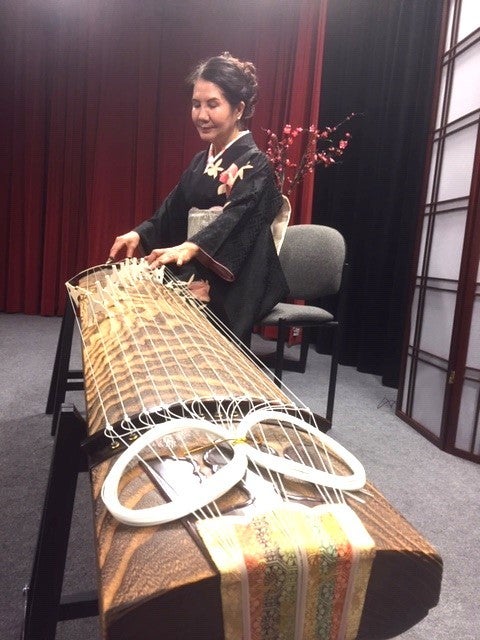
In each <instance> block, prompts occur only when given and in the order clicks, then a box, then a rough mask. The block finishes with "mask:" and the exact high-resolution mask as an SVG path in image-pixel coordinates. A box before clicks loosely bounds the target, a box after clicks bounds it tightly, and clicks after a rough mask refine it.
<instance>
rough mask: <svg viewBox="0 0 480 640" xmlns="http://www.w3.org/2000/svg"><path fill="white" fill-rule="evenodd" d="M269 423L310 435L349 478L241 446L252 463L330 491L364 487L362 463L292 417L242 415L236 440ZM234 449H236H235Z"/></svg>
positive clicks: (256, 413)
mask: <svg viewBox="0 0 480 640" xmlns="http://www.w3.org/2000/svg"><path fill="white" fill-rule="evenodd" d="M272 420H278V421H280V422H286V423H289V424H291V425H293V426H294V427H297V428H298V429H300V430H301V431H305V432H306V433H308V434H309V435H311V436H312V438H313V439H314V440H316V441H317V442H318V443H320V444H321V445H322V447H323V446H325V447H326V448H327V449H329V450H330V451H331V452H332V453H334V454H335V455H336V456H337V457H338V458H340V459H341V460H342V461H343V462H345V464H346V465H347V466H348V467H349V468H350V470H351V471H352V474H351V475H338V474H335V473H330V472H328V471H322V470H321V469H316V468H314V467H310V466H308V465H306V464H303V463H301V462H295V461H294V460H288V459H286V458H284V457H282V456H278V455H274V454H271V453H265V452H263V451H260V450H259V449H258V448H255V447H254V446H252V445H247V444H244V445H241V446H242V448H244V450H245V453H246V455H247V456H248V458H250V460H252V462H254V463H256V464H258V465H260V466H261V467H263V468H265V469H270V470H271V471H276V472H278V473H281V474H282V475H285V476H288V477H291V478H295V479H297V480H302V481H304V482H311V483H312V484H319V485H322V486H325V487H330V488H332V489H339V490H341V491H356V490H358V489H361V488H362V487H363V486H364V485H365V482H366V476H365V469H364V467H363V465H362V463H361V462H360V461H359V460H358V459H357V458H356V457H355V456H354V455H353V454H352V453H350V452H349V451H347V449H345V447H343V446H342V445H341V444H339V443H338V442H336V441H335V440H334V439H333V438H331V437H330V436H327V435H326V434H325V433H323V432H322V431H320V430H319V429H316V428H315V427H312V425H310V424H308V422H305V421H304V420H301V419H300V418H297V417H296V416H292V415H289V414H287V413H283V412H280V411H270V410H269V409H259V410H256V411H252V412H251V413H249V414H248V415H246V416H245V418H243V420H242V421H241V422H240V424H239V425H238V431H237V433H238V438H239V439H241V440H243V439H245V437H246V435H247V433H248V432H249V431H250V430H251V429H252V428H253V427H254V426H255V425H256V424H258V423H260V422H267V421H272ZM235 448H237V446H236V447H235Z"/></svg>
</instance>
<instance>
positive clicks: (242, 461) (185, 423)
mask: <svg viewBox="0 0 480 640" xmlns="http://www.w3.org/2000/svg"><path fill="white" fill-rule="evenodd" d="M192 429H195V430H200V431H205V432H206V433H209V434H212V435H214V436H216V437H218V438H220V439H221V440H231V439H232V433H231V432H230V431H227V429H224V428H222V427H220V426H218V425H214V424H212V423H210V422H207V421H206V420H201V419H194V418H178V419H175V420H171V421H169V422H165V423H162V424H159V425H156V426H155V427H153V428H152V429H150V430H149V431H147V432H145V433H144V434H143V435H142V436H140V437H139V438H138V440H135V442H133V443H132V444H131V445H130V446H129V447H128V448H127V449H126V450H125V451H124V452H123V453H122V454H121V455H120V456H119V458H118V460H117V461H116V462H115V464H114V465H113V466H112V468H111V469H110V471H109V473H108V476H107V477H106V479H105V481H104V483H103V487H102V499H103V502H104V503H105V506H106V507H107V509H108V510H109V511H110V513H111V514H112V515H113V516H114V517H115V518H117V520H120V522H124V523H125V524H132V525H135V526H139V527H142V526H143V527H146V526H149V525H156V524H164V523H166V522H171V521H172V520H178V519H179V518H183V517H184V516H186V515H188V514H189V513H192V512H193V511H196V510H197V509H201V508H202V507H204V506H205V505H207V504H208V503H210V502H212V501H214V500H216V499H218V498H219V497H220V496H222V495H223V494H224V493H226V492H227V491H228V490H229V489H231V488H232V487H233V486H234V485H235V484H237V482H239V481H240V480H241V479H242V478H243V476H244V475H245V471H246V469H247V458H246V455H245V452H244V450H243V449H242V448H239V447H236V446H235V447H233V457H232V459H231V460H230V461H229V462H228V463H227V464H225V465H224V466H222V467H221V468H220V469H219V470H218V471H216V472H215V473H213V474H212V475H211V476H209V477H206V478H205V479H204V480H203V481H202V483H200V484H199V485H198V491H197V490H196V491H189V493H188V495H184V496H182V497H181V498H179V499H177V500H173V501H172V502H166V503H165V504H160V505H158V506H156V507H147V508H145V509H130V508H128V507H125V506H124V505H122V504H121V503H120V500H119V497H118V486H119V483H120V479H121V477H122V475H123V472H124V471H125V469H126V467H127V465H128V464H129V463H130V462H131V460H133V458H135V457H136V456H137V454H139V453H140V451H142V449H144V448H145V447H146V446H148V445H149V444H151V443H152V442H154V441H155V440H157V439H158V438H162V437H163V436H167V435H172V434H174V433H178V432H180V431H189V430H192Z"/></svg>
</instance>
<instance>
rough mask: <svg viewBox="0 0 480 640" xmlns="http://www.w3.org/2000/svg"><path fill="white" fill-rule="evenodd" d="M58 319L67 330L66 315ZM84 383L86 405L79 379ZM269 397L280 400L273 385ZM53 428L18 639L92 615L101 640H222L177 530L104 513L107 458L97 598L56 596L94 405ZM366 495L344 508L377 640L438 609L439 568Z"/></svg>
mask: <svg viewBox="0 0 480 640" xmlns="http://www.w3.org/2000/svg"><path fill="white" fill-rule="evenodd" d="M66 318H67V322H73V317H72V314H71V313H69V314H67V315H66ZM62 336H63V338H62ZM65 336H68V338H69V339H70V337H71V330H70V328H69V327H67V328H65V327H63V328H62V332H61V335H60V340H65ZM62 350H63V351H65V350H67V351H68V352H69V348H68V347H67V346H66V345H65V344H64V345H61V348H59V349H57V355H58V353H60V352H61V351H62ZM66 373H67V372H65V375H66ZM60 382H61V381H60ZM57 383H58V380H57V381H56V384H57ZM85 383H86V387H87V400H88V384H89V383H88V378H87V377H86V381H85ZM64 388H65V387H64ZM268 393H270V389H269V387H268V385H267V388H266V394H268ZM271 393H272V394H274V395H275V394H276V396H277V397H278V394H280V395H281V393H280V391H279V389H278V388H277V387H276V386H275V385H273V384H272V390H271ZM61 400H63V397H62V398H61ZM49 401H50V402H52V399H51V398H49ZM87 406H88V403H87ZM92 406H93V409H92ZM55 420H56V424H54V428H53V431H54V432H56V443H55V447H54V453H53V458H52V466H51V471H50V478H49V482H48V487H47V493H46V498H45V505H44V512H43V517H42V522H41V526H40V532H39V537H38V542H37V549H36V554H35V559H34V565H33V571H32V578H31V582H30V584H29V586H28V587H27V588H26V590H25V595H26V599H25V621H24V630H23V639H24V640H34V639H37V638H41V639H42V640H49V639H53V638H54V637H55V628H56V624H57V621H58V620H64V619H71V618H77V617H86V616H91V615H96V614H97V612H98V615H99V620H100V628H101V634H102V637H103V638H104V639H105V640H159V639H160V638H161V640H183V639H185V640H187V639H188V640H195V639H197V638H198V639H202V640H203V639H207V638H208V640H222V639H223V637H224V635H223V623H222V603H221V598H220V589H219V582H220V578H219V575H218V572H217V570H216V569H215V568H214V565H213V564H212V563H211V561H210V560H209V559H208V557H207V555H206V554H205V553H202V551H201V550H200V548H199V546H197V543H196V542H195V540H194V538H192V536H191V535H190V533H189V532H188V530H187V528H186V527H185V526H184V524H183V523H182V522H179V521H175V522H171V523H169V524H164V525H160V526H147V527H140V528H136V527H132V526H129V525H125V524H122V523H120V522H118V521H117V520H115V519H114V518H113V516H112V515H111V514H110V513H109V512H108V511H107V509H106V507H105V505H104V503H103V501H102V499H101V488H102V485H103V482H104V479H105V477H106V476H107V474H108V472H109V469H110V468H111V466H112V464H113V463H114V460H115V458H109V459H107V460H104V461H101V462H98V460H95V465H94V466H92V467H91V469H90V471H89V473H90V479H91V488H92V498H93V508H94V538H95V547H96V553H97V563H98V588H97V591H96V594H95V593H93V594H83V596H79V597H75V596H72V597H68V598H66V597H65V596H62V593H61V591H62V580H63V572H64V566H65V558H66V553H67V545H68V537H69V527H70V520H71V512H72V507H73V501H74V495H75V486H76V479H77V474H78V472H79V471H83V470H85V469H87V468H88V467H89V466H90V463H92V459H91V457H90V454H89V450H88V449H84V448H82V444H81V443H82V442H83V441H84V440H85V439H86V438H87V436H89V437H90V440H91V437H92V421H93V422H95V406H94V403H93V402H92V403H91V406H90V410H89V423H88V425H87V422H86V421H85V420H84V419H83V417H82V416H81V415H80V414H79V413H78V412H77V411H76V410H75V408H72V407H68V406H65V405H63V406H62V409H61V410H60V411H58V412H57V415H56V417H55ZM95 432H96V433H98V430H97V429H95V428H94V429H93V435H95ZM130 487H131V500H132V505H131V506H133V505H134V504H135V501H137V500H138V499H139V496H140V498H141V500H142V505H147V506H148V504H149V500H150V496H151V500H152V504H153V500H154V498H155V496H158V494H157V491H156V489H155V488H154V486H153V485H152V484H150V482H149V481H148V480H147V481H146V480H145V476H144V475H143V476H142V479H141V480H140V476H139V478H138V480H137V478H136V477H135V476H133V477H131V478H129V480H128V487H127V489H126V491H127V496H126V500H127V501H128V500H129V496H128V491H130ZM366 488H367V489H368V491H369V492H370V494H371V495H362V497H363V498H364V500H365V503H364V504H362V503H359V502H357V501H354V500H350V501H349V504H350V506H351V507H352V509H353V510H354V511H355V512H356V513H357V515H358V516H359V517H360V519H361V521H362V523H363V525H364V526H365V528H366V529H367V531H368V533H369V534H370V535H371V537H372V539H373V541H374V543H375V545H376V555H375V558H374V561H373V566H372V571H371V575H370V580H369V583H368V588H367V594H366V600H365V605H364V609H363V614H362V619H361V623H360V629H359V633H358V638H359V639H365V640H367V639H368V640H383V639H385V640H386V639H387V638H393V637H395V636H396V635H398V634H400V633H402V632H403V631H405V630H406V629H408V628H410V627H411V626H413V625H414V624H416V623H417V622H419V621H420V620H421V619H422V618H423V617H425V616H426V615H427V614H428V611H429V609H431V608H432V607H434V606H435V605H436V604H437V602H438V599H439V594H440V586H441V579H442V561H441V558H440V557H439V555H438V553H437V551H436V550H435V549H434V548H433V547H432V546H431V545H430V544H429V543H428V542H427V541H426V540H425V539H424V538H423V537H422V536H421V535H420V534H419V533H418V532H417V531H416V530H415V529H414V528H413V527H412V526H411V525H410V524H409V523H408V522H407V521H406V520H405V519H404V518H403V517H402V516H401V515H400V514H399V513H398V512H397V511H395V509H393V508H392V506H391V505H390V504H389V503H388V502H387V500H386V499H385V498H384V497H383V496H382V495H381V494H380V493H379V492H378V491H377V490H376V489H375V487H373V486H372V485H371V484H368V485H367V487H366ZM124 493H125V492H124ZM123 498H124V500H125V495H124V496H123ZM156 501H157V502H158V500H156ZM95 596H96V597H95Z"/></svg>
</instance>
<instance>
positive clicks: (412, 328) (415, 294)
mask: <svg viewBox="0 0 480 640" xmlns="http://www.w3.org/2000/svg"><path fill="white" fill-rule="evenodd" d="M419 293H420V290H419V288H418V287H415V291H414V292H413V300H412V313H411V315H410V323H411V324H410V340H409V344H410V345H413V341H414V337H415V335H414V334H415V323H416V322H417V314H418V296H419Z"/></svg>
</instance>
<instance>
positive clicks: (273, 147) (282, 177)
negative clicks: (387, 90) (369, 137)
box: [264, 113, 357, 196]
mask: <svg viewBox="0 0 480 640" xmlns="http://www.w3.org/2000/svg"><path fill="white" fill-rule="evenodd" d="M356 115H357V114H356V113H351V114H350V115H348V116H347V117H346V118H344V119H343V120H342V121H341V122H339V123H338V124H336V125H335V126H334V127H325V129H323V130H319V129H317V128H316V127H315V126H314V125H311V126H310V127H309V128H308V129H304V128H303V127H292V125H290V124H286V125H285V126H284V128H283V132H282V136H281V138H279V136H277V134H276V133H275V132H273V131H272V130H271V129H265V130H264V131H266V133H267V148H266V152H265V153H266V155H267V157H268V159H269V160H270V162H271V164H272V166H273V170H274V173H275V180H276V183H277V186H278V188H279V189H280V191H281V192H282V193H285V195H287V196H288V195H290V193H292V191H293V189H295V187H296V186H297V185H298V184H299V183H300V182H301V181H302V179H303V178H304V176H305V175H306V174H307V173H313V171H314V170H315V167H316V166H317V165H318V164H320V165H322V166H324V167H330V166H332V165H334V164H336V163H337V162H338V160H339V158H341V157H342V155H343V154H344V152H345V150H346V149H347V147H348V145H349V142H350V139H351V134H350V133H349V132H345V133H343V134H342V135H340V131H339V130H340V129H341V128H342V127H343V126H344V125H345V124H346V123H347V122H349V121H350V120H351V119H352V118H353V117H355V116H356ZM305 133H306V134H307V140H306V143H305V148H304V151H303V153H302V154H301V156H300V160H299V161H298V162H293V160H292V159H291V151H292V146H293V144H294V142H295V140H296V139H297V138H299V137H300V138H301V137H303V134H305Z"/></svg>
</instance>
